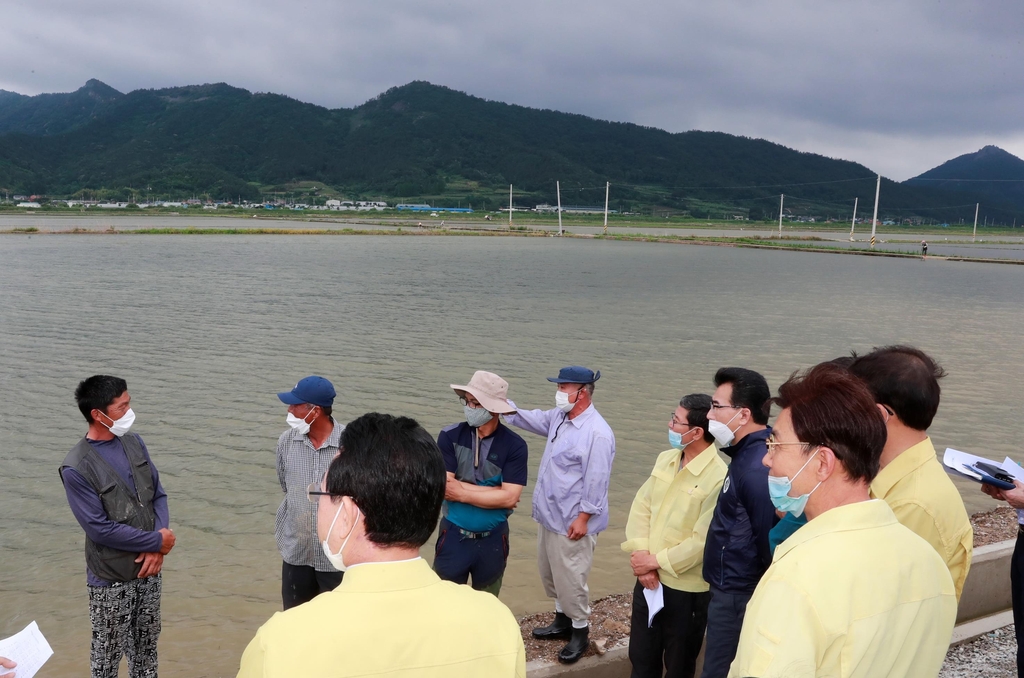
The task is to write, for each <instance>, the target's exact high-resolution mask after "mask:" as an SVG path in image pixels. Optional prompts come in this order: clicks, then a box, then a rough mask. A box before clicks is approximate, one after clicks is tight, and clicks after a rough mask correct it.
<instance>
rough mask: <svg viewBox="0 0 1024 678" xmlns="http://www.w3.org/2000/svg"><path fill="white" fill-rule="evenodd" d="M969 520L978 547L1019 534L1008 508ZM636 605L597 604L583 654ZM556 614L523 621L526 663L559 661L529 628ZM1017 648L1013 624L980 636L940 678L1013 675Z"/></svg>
mask: <svg viewBox="0 0 1024 678" xmlns="http://www.w3.org/2000/svg"><path fill="white" fill-rule="evenodd" d="M971 524H972V525H973V526H974V545H975V546H985V545H986V544H994V543H996V542H1000V541H1005V540H1007V539H1015V538H1016V536H1017V513H1016V511H1014V510H1013V509H1011V508H1009V507H1008V506H1002V507H1000V508H996V509H992V510H991V511H986V512H985V513H976V514H974V515H973V516H971ZM632 604H633V594H632V593H620V594H617V595H614V596H607V597H605V598H601V599H600V600H596V601H594V602H593V604H592V605H593V612H592V613H591V617H590V639H591V647H590V649H589V650H587V653H586V655H584V656H589V655H592V654H595V649H596V648H595V646H594V645H595V642H594V641H597V642H599V643H601V645H602V646H603V647H605V648H609V649H610V648H612V647H614V646H615V645H616V644H618V643H619V642H620V641H622V640H624V639H626V638H628V637H629V618H630V611H631V609H632ZM554 616H555V615H554V613H552V612H546V613H541V614H531V615H527V616H525V617H523V618H522V619H520V620H519V628H520V630H521V631H522V634H523V643H524V644H525V645H526V660H527V661H533V660H534V659H544V660H547V661H551V662H557V661H558V651H559V650H561V649H562V647H564V646H565V642H566V641H564V640H535V639H534V637H533V636H532V635H530V631H532V630H533V629H534V628H536V627H538V626H547V625H548V624H550V623H551V620H552V619H554ZM971 648H974V649H973V650H972V649H971ZM990 651H991V652H992V654H991V656H990V655H989V654H988V653H989V652H990ZM1016 651H1017V643H1016V641H1015V640H1014V635H1013V627H1012V626H1008V627H1006V628H1004V629H998V630H996V631H994V632H993V633H990V634H987V635H985V636H982V637H981V638H979V639H978V640H975V641H973V642H970V643H966V644H964V645H960V646H958V647H955V648H953V649H952V650H950V651H949V655H948V656H947V657H946V664H945V665H944V667H943V669H942V673H941V674H939V676H940V678H966V677H967V676H971V677H974V676H977V677H979V678H981V677H983V676H984V677H987V676H1007V677H1009V676H1012V675H1013V673H1014V671H1015V670H1016ZM1004 655H1005V657H1006V658H1007V659H1005V661H1003V656H1004ZM972 662H975V663H972ZM1006 662H1009V663H1006ZM1007 667H1009V668H1007ZM986 671H987V672H986Z"/></svg>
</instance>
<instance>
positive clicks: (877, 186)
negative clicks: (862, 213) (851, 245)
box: [871, 174, 882, 249]
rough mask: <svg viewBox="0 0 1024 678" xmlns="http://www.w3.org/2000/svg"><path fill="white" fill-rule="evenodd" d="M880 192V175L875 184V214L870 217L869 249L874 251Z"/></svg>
mask: <svg viewBox="0 0 1024 678" xmlns="http://www.w3.org/2000/svg"><path fill="white" fill-rule="evenodd" d="M881 190H882V175H881V174H879V175H878V182H877V183H876V184H875V213H874V214H872V215H871V249H875V229H876V228H877V227H878V194H879V192H880V191H881Z"/></svg>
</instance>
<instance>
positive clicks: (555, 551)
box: [537, 525, 597, 628]
mask: <svg viewBox="0 0 1024 678" xmlns="http://www.w3.org/2000/svg"><path fill="white" fill-rule="evenodd" d="M596 545H597V535H596V534H588V535H585V536H584V537H582V538H581V539H578V540H577V541H573V540H572V539H569V538H568V537H566V536H565V535H564V534H558V533H557V532H552V531H551V530H548V529H546V528H545V527H544V526H543V525H538V526H537V567H538V569H539V570H540V580H541V582H542V583H543V584H544V593H545V594H547V596H548V597H549V598H554V599H555V609H556V610H558V611H560V612H563V613H564V614H565V615H567V616H568V617H569V618H570V619H572V620H573V622H574V623H573V626H576V627H578V628H581V627H582V626H585V625H586V623H587V620H588V619H589V618H590V589H589V588H587V577H589V576H590V567H591V565H593V564H594V547H595V546H596Z"/></svg>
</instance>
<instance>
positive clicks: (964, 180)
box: [906, 146, 1024, 205]
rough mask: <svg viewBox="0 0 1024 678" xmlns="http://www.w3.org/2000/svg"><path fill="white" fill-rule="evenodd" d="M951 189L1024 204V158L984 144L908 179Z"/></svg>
mask: <svg viewBox="0 0 1024 678" xmlns="http://www.w3.org/2000/svg"><path fill="white" fill-rule="evenodd" d="M906 183H907V184H911V185H918V186H930V187H932V188H938V189H942V190H949V191H970V192H974V193H977V194H980V196H981V197H982V199H985V198H987V199H988V201H992V200H996V201H998V202H1011V203H1013V204H1015V205H1024V160H1021V159H1020V158H1018V157H1017V156H1015V155H1012V154H1010V153H1007V152H1006V151H1004V150H1003V149H1001V148H999V147H997V146H985V147H984V148H982V149H981V150H980V151H978V152H976V153H967V154H966V155H961V156H959V157H956V158H953V159H952V160H948V161H946V162H944V163H942V164H941V165H939V166H938V167H935V168H933V169H930V170H928V171H927V172H925V173H924V174H921V175H918V176H916V177H914V178H913V179H909V180H907V182H906Z"/></svg>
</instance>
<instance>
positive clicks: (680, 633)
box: [629, 581, 711, 678]
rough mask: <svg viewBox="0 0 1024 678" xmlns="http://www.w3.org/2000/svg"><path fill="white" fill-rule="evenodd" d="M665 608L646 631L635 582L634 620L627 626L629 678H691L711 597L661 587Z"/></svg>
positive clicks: (644, 610)
mask: <svg viewBox="0 0 1024 678" xmlns="http://www.w3.org/2000/svg"><path fill="white" fill-rule="evenodd" d="M662 590H663V591H664V594H665V607H664V608H663V609H662V610H661V612H659V613H658V614H657V615H655V617H654V623H653V624H652V625H651V627H650V628H648V627H647V612H648V609H647V599H646V598H644V587H643V586H641V585H640V582H639V581H638V582H637V583H636V586H635V587H633V616H632V619H631V620H630V625H629V661H630V663H631V664H632V665H633V673H632V674H631V676H632V678H662V676H663V675H664V676H665V677H666V678H693V674H694V670H695V669H696V664H697V655H698V654H700V646H701V645H702V644H703V642H704V627H705V626H707V623H708V603H709V602H710V601H711V593H710V592H706V593H690V592H688V591H676V590H675V589H670V588H668V587H667V586H662Z"/></svg>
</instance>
